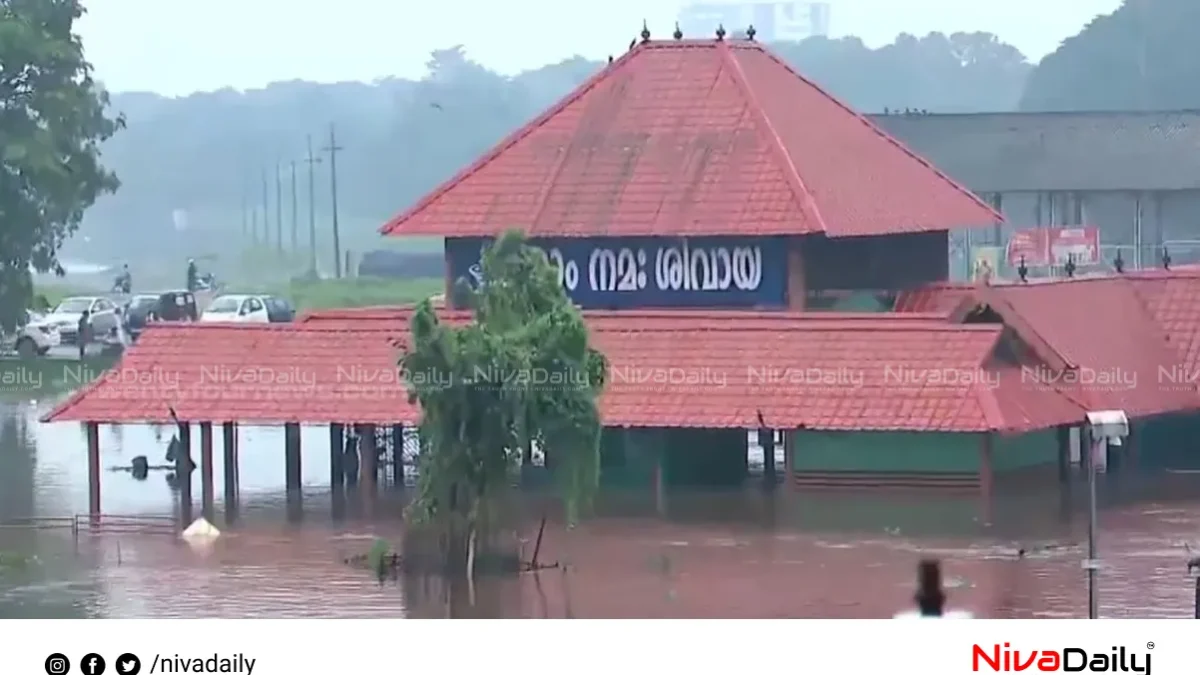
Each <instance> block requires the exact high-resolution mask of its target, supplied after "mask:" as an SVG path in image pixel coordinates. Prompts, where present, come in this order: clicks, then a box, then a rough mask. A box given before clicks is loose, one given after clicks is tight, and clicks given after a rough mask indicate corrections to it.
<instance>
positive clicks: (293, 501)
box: [283, 422, 304, 520]
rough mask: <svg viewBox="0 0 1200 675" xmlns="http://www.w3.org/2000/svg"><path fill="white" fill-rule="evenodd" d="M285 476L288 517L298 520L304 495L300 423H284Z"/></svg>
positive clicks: (301, 511)
mask: <svg viewBox="0 0 1200 675" xmlns="http://www.w3.org/2000/svg"><path fill="white" fill-rule="evenodd" d="M283 444H284V476H285V482H284V485H285V491H286V493H287V508H288V518H289V519H291V520H297V519H299V518H300V516H301V515H303V508H304V507H303V497H304V493H303V490H302V488H301V485H300V483H301V477H300V475H301V474H300V425H299V424H296V423H294V422H293V423H289V424H285V425H283Z"/></svg>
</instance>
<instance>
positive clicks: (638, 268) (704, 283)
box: [446, 237, 787, 309]
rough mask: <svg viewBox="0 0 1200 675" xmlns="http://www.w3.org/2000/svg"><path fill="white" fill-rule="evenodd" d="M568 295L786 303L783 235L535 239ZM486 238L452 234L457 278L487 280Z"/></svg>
mask: <svg viewBox="0 0 1200 675" xmlns="http://www.w3.org/2000/svg"><path fill="white" fill-rule="evenodd" d="M530 243H531V244H533V245H535V246H537V247H538V248H540V249H542V250H543V251H545V253H546V257H547V258H548V259H549V260H550V262H551V263H552V264H553V265H554V266H555V267H556V268H557V269H558V273H559V279H560V280H561V281H562V284H563V287H564V288H566V290H567V294H568V295H570V296H571V299H573V300H574V301H575V302H576V303H577V304H579V305H580V306H582V307H585V308H593V309H628V308H636V307H782V306H785V305H786V304H787V246H786V240H785V239H784V238H782V237H697V238H678V237H670V238H667V237H632V238H630V237H622V238H610V237H605V238H588V239H582V238H580V239H575V238H562V239H535V240H532V241H531V242H530ZM487 244H488V240H482V239H447V240H446V259H447V261H448V262H449V266H450V274H451V276H452V277H453V278H454V279H458V278H466V279H467V280H468V281H470V282H471V283H472V284H476V285H478V284H479V283H481V282H482V281H483V278H482V273H481V271H480V268H479V259H480V254H481V253H482V251H483V249H484V248H485V247H486V246H487Z"/></svg>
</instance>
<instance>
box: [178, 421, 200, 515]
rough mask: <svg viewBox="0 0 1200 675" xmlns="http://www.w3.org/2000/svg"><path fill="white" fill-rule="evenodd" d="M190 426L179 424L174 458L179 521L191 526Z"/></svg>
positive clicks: (192, 466)
mask: <svg viewBox="0 0 1200 675" xmlns="http://www.w3.org/2000/svg"><path fill="white" fill-rule="evenodd" d="M195 468H196V467H195V465H194V464H192V426H191V425H190V424H188V423H187V422H180V423H179V454H177V455H176V456H175V477H176V478H177V479H178V480H179V521H180V522H181V523H182V524H183V527H187V526H188V525H191V524H192V470H193V469H195Z"/></svg>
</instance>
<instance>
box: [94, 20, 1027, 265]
mask: <svg viewBox="0 0 1200 675" xmlns="http://www.w3.org/2000/svg"><path fill="white" fill-rule="evenodd" d="M619 45H620V47H621V48H623V47H624V41H620V42H619ZM771 48H772V49H774V50H775V51H776V52H777V53H778V54H779V55H780V56H781V57H782V58H783V59H784V60H786V61H787V62H788V63H789V64H790V65H792V66H794V67H795V68H796V69H797V70H798V71H799V72H800V73H802V74H803V75H805V76H807V77H810V78H811V79H813V80H814V81H815V82H817V83H818V84H819V85H821V86H822V87H825V88H826V89H828V90H829V91H830V92H832V93H833V94H835V95H837V96H839V97H840V98H842V99H844V100H845V101H846V102H847V103H849V104H850V105H852V106H854V107H856V108H858V109H860V110H862V111H865V112H882V111H883V109H884V108H891V109H893V110H895V109H903V108H906V107H912V108H921V109H928V110H931V111H937V112H973V111H994V110H1011V109H1013V108H1015V107H1016V104H1017V100H1018V99H1019V97H1020V95H1021V90H1022V87H1023V86H1024V82H1025V77H1026V75H1027V73H1028V71H1029V69H1030V68H1031V66H1030V65H1029V64H1028V63H1027V62H1026V60H1025V57H1024V56H1022V55H1021V53H1020V52H1018V51H1017V50H1016V49H1014V48H1013V47H1011V46H1009V45H1007V44H1004V43H1003V42H1001V41H1000V40H998V39H997V38H996V37H995V36H993V35H990V34H987V33H972V34H954V35H949V36H947V35H943V34H941V33H932V34H930V35H928V36H925V37H921V38H917V37H913V36H909V35H903V36H900V37H899V38H898V39H897V40H896V41H895V43H894V44H890V45H885V46H883V47H881V48H879V49H871V48H869V47H867V46H866V45H864V44H863V43H862V41H860V40H858V39H856V38H845V39H838V40H830V39H826V38H812V39H809V40H805V41H803V42H783V43H777V44H773V45H771ZM603 65H604V64H603V63H602V62H601V61H590V60H587V59H584V58H580V57H576V58H572V59H568V60H566V61H562V62H560V63H556V64H550V65H546V66H544V67H542V68H538V69H536V70H531V71H528V72H524V73H520V74H518V75H515V76H506V75H502V74H500V73H496V72H494V71H491V70H489V69H488V68H487V67H486V66H485V65H481V64H479V63H476V62H474V61H472V60H471V59H470V58H468V55H467V53H466V51H465V50H464V49H463V48H462V47H461V46H454V47H449V48H447V49H441V50H438V51H435V52H434V53H433V54H432V55H431V56H430V58H429V63H428V64H427V67H428V74H427V75H426V76H425V77H423V78H421V79H420V80H404V79H398V78H397V79H387V80H383V81H380V82H377V83H373V84H367V83H359V82H342V83H337V84H316V83H312V82H302V81H292V82H279V83H275V84H271V85H270V86H268V87H266V88H264V89H259V90H252V91H246V92H239V91H234V90H232V89H227V90H222V91H216V92H210V93H204V94H195V95H192V96H188V97H184V98H179V99H168V98H164V97H160V96H156V95H154V94H147V93H136V94H125V95H117V96H116V97H115V98H114V101H115V106H116V107H117V108H118V109H119V110H122V111H124V112H125V113H127V114H128V116H129V120H130V128H129V130H128V132H126V133H122V134H120V135H119V136H118V137H117V138H115V139H114V140H113V142H112V143H111V144H109V149H110V150H111V152H110V153H109V154H108V155H107V156H106V159H108V160H109V161H111V162H112V165H113V167H114V168H116V169H117V171H118V172H119V173H120V174H121V177H122V179H123V180H124V182H125V186H124V188H123V189H122V190H121V192H120V194H118V195H116V196H115V197H113V198H111V199H105V200H103V201H101V203H99V204H97V206H96V208H95V209H94V210H93V211H91V212H89V214H88V219H89V228H88V234H89V235H90V237H91V239H92V242H91V243H90V249H89V250H88V251H85V252H84V253H83V254H86V255H104V254H108V255H118V256H126V255H128V254H129V245H128V241H129V239H130V229H131V228H134V229H135V231H136V233H137V234H136V239H137V240H138V241H142V242H146V243H147V245H149V246H151V247H152V250H153V251H154V254H155V255H156V256H160V257H161V256H163V255H169V254H170V252H171V250H172V248H174V247H178V249H177V255H178V256H181V257H186V256H189V255H193V254H194V252H195V250H197V249H198V248H203V247H207V246H211V245H212V244H211V242H213V241H220V238H219V237H218V236H214V233H213V230H214V229H217V228H228V230H227V231H228V232H229V233H230V234H237V232H238V231H240V230H239V228H240V221H241V218H240V213H239V212H240V210H241V208H242V203H243V200H245V199H247V198H248V199H249V200H250V201H251V202H252V203H255V204H256V203H258V202H260V201H261V194H262V191H261V188H260V187H259V176H260V172H261V171H262V170H263V169H264V168H266V169H267V170H268V171H271V170H273V165H274V163H275V162H276V161H280V160H282V161H284V162H287V161H289V160H292V159H297V160H302V159H303V158H304V155H305V136H306V135H307V134H315V135H316V139H315V141H316V147H317V148H319V147H320V146H321V145H323V143H322V141H323V140H324V139H323V135H324V134H325V133H326V132H327V129H328V125H329V124H330V123H331V122H333V123H336V125H337V129H338V139H339V143H340V144H341V145H342V146H344V147H345V148H346V150H345V152H343V153H341V154H340V155H339V156H338V173H339V189H340V196H339V210H340V215H341V226H342V229H341V233H342V236H343V241H342V243H343V245H344V247H345V248H348V249H351V250H354V251H361V250H364V249H368V248H375V247H376V246H378V234H377V228H378V226H379V225H380V224H381V223H382V222H384V221H385V220H386V219H387V218H389V217H391V216H393V215H395V214H396V213H397V212H399V211H400V210H402V209H403V208H405V207H406V206H408V205H410V204H411V203H413V202H414V201H415V200H417V199H418V198H420V197H421V196H422V195H424V194H425V193H426V192H428V191H429V190H431V189H433V188H434V187H436V186H437V184H438V183H440V182H442V181H444V180H446V179H448V178H449V177H450V176H452V175H454V174H455V173H456V172H458V171H459V170H461V169H462V168H463V167H465V166H467V165H468V164H469V163H471V162H472V161H474V160H475V159H476V158H477V157H478V156H479V155H480V154H482V153H484V152H485V151H487V150H488V149H489V148H491V147H492V146H494V145H495V144H496V143H497V142H499V141H500V139H501V138H502V137H504V136H505V135H506V134H508V133H510V132H512V131H514V130H516V129H517V128H518V127H520V126H521V125H522V124H524V123H526V122H528V121H529V120H531V119H533V118H534V117H535V116H536V115H537V114H539V113H540V112H542V111H543V110H545V109H546V108H548V107H549V106H550V105H552V104H553V103H554V102H555V101H557V100H558V99H559V98H561V97H562V96H564V95H566V94H567V93H568V92H569V91H571V89H573V88H574V87H576V86H578V85H579V84H581V83H582V82H583V81H584V80H585V79H586V78H587V77H589V76H591V75H593V74H594V73H596V72H597V71H598V70H599V69H600V68H602V67H603ZM181 166H183V167H187V168H188V170H187V171H180V170H179V167H181ZM328 166H329V163H328V162H324V163H323V164H321V165H320V166H319V167H318V171H319V172H320V173H319V174H318V177H317V191H316V205H317V212H318V219H319V223H320V227H319V230H318V237H320V238H321V242H320V246H321V250H328V248H329V247H331V246H332V243H331V241H330V240H329V236H330V235H329V232H330V231H331V228H329V227H328V226H326V223H327V222H328V218H329V199H328V197H329V190H328V179H329V177H328ZM304 167H305V165H303V164H301V170H302V171H303V170H304ZM300 186H301V190H302V191H304V190H305V187H306V181H305V180H303V179H302V180H301V181H300ZM284 189H285V191H286V190H287V186H286V185H285V187H284ZM269 199H270V200H271V202H273V201H274V193H273V191H272V193H271V194H270V195H269ZM284 202H285V209H287V208H290V199H289V197H288V195H286V194H285V196H284ZM306 202H307V199H306V193H304V192H302V194H301V195H300V203H301V208H302V211H303V212H302V213H301V222H302V223H303V222H306V219H307V208H306ZM271 208H272V210H273V209H274V206H273V205H272V206H271ZM174 209H184V210H186V211H188V214H189V221H190V222H191V223H192V227H190V228H189V230H188V231H187V232H183V233H179V232H176V231H175V230H174V229H172V227H171V212H172V210H174ZM273 217H274V216H273V215H272V218H273ZM289 217H290V216H289V215H288V214H287V213H285V222H288V221H289ZM93 221H94V222H93ZM105 248H107V249H108V250H104V249H105Z"/></svg>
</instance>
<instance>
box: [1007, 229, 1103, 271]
mask: <svg viewBox="0 0 1200 675" xmlns="http://www.w3.org/2000/svg"><path fill="white" fill-rule="evenodd" d="M1071 256H1074V259H1075V264H1076V265H1081V266H1082V265H1096V264H1098V263H1099V262H1100V229H1099V228H1097V227H1090V226H1081V227H1056V228H1049V227H1033V228H1028V229H1024V230H1017V231H1015V232H1013V233H1012V236H1010V237H1009V238H1008V249H1007V253H1006V255H1005V258H1006V259H1007V262H1008V264H1009V265H1010V266H1012V267H1017V266H1018V265H1020V264H1021V261H1022V260H1024V262H1025V266H1026V267H1048V266H1050V265H1064V264H1066V262H1067V260H1068V258H1070V257H1071Z"/></svg>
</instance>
